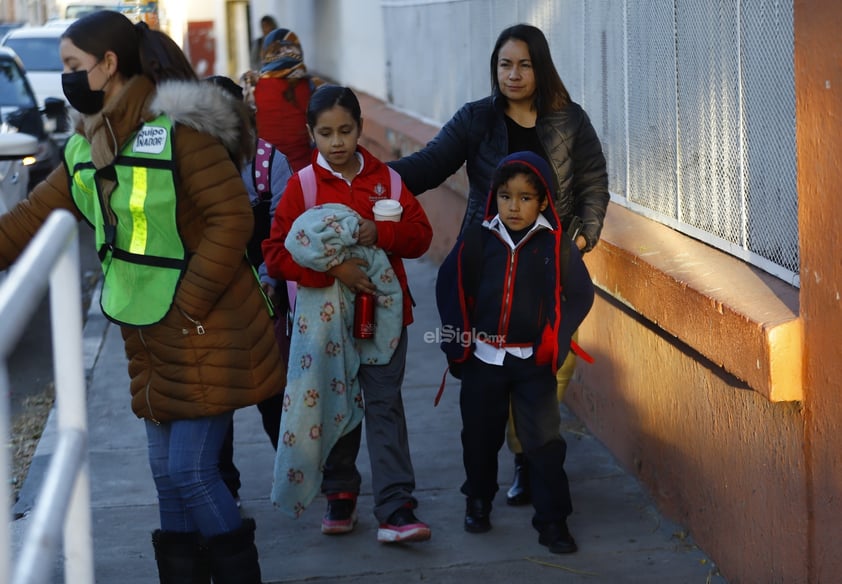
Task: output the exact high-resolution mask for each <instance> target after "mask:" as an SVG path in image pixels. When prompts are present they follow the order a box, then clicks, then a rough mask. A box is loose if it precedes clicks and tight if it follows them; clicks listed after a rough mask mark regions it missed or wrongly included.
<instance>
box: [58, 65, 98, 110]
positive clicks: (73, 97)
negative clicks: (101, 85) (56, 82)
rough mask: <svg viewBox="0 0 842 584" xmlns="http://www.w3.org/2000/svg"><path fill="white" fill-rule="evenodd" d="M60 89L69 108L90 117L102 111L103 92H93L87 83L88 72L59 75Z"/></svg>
mask: <svg viewBox="0 0 842 584" xmlns="http://www.w3.org/2000/svg"><path fill="white" fill-rule="evenodd" d="M61 89H62V91H64V97H66V98H67V101H68V102H69V103H70V105H71V106H73V107H74V108H76V109H77V110H79V112H80V113H83V114H85V115H88V116H89V115H92V114H95V113H97V112H98V111H100V110H101V109H102V104H103V103H104V101H105V92H104V91H103V90H101V89H98V90H96V91H94V90H93V89H91V86H90V84H89V83H88V72H87V71H85V70H82V71H74V72H73V73H62V74H61Z"/></svg>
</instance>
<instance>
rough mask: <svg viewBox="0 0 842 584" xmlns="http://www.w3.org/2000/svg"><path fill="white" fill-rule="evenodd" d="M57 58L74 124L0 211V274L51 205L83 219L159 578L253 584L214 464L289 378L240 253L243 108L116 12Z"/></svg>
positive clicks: (244, 530) (69, 40) (248, 557)
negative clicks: (40, 175)
mask: <svg viewBox="0 0 842 584" xmlns="http://www.w3.org/2000/svg"><path fill="white" fill-rule="evenodd" d="M60 50H61V58H62V62H63V64H64V74H63V75H62V84H63V87H64V93H65V96H66V97H67V99H68V101H69V102H70V104H71V105H72V106H73V107H74V108H75V109H76V110H78V111H79V112H80V113H81V114H82V116H81V117H80V120H79V123H78V126H77V133H76V134H75V135H74V136H73V137H72V138H71V139H70V140H69V141H68V144H67V147H66V149H65V154H64V163H63V164H62V166H61V167H59V168H56V169H55V170H54V171H53V172H52V173H51V174H50V175H49V176H48V177H47V179H46V180H45V181H44V182H42V183H41V184H39V185H38V186H37V187H36V188H35V189H34V190H33V191H32V193H31V194H30V196H29V198H28V199H27V200H25V201H23V202H21V203H20V204H18V205H17V206H16V207H15V208H14V209H12V210H11V211H10V212H9V213H7V214H5V215H3V216H0V269H3V268H6V267H7V266H8V265H9V264H11V263H12V262H13V261H14V260H15V259H16V258H17V256H18V255H19V254H20V252H21V251H22V250H23V248H24V247H25V246H26V244H27V243H28V242H29V240H30V239H31V238H32V237H33V236H34V235H35V232H36V231H37V230H38V228H39V227H40V226H41V225H42V224H43V223H44V221H46V219H47V217H48V216H49V214H50V213H51V212H52V211H53V210H55V209H66V210H69V211H70V212H71V213H73V214H74V215H75V216H76V217H77V218H78V219H79V220H83V219H84V220H85V221H86V222H87V223H89V224H90V225H92V226H93V228H94V230H95V234H96V237H95V240H96V245H97V251H98V253H99V257H100V259H101V261H102V270H103V279H102V294H101V307H102V310H103V312H104V313H105V314H106V316H107V317H108V318H109V319H111V320H112V321H113V322H115V323H117V324H119V325H120V326H121V330H122V334H123V339H124V341H125V349H126V355H127V356H128V359H129V376H130V377H131V387H130V392H131V404H132V409H133V411H134V412H135V414H136V415H137V416H138V417H140V418H142V419H143V420H144V421H145V424H146V430H147V437H148V451H149V461H150V465H151V469H152V475H153V477H154V480H155V485H156V488H157V490H158V502H159V509H160V521H161V528H160V529H158V530H156V531H155V532H154V533H153V537H152V539H153V544H154V548H155V557H156V560H157V564H158V571H159V574H160V579H161V581H162V582H168V581H176V580H177V581H184V582H205V583H207V582H209V581H210V578H211V577H212V578H213V581H214V582H216V583H226V582H238V583H246V584H250V583H256V582H260V567H259V564H258V558H257V549H256V547H255V545H254V529H255V525H254V521H253V520H251V519H242V518H241V517H240V512H239V509H238V508H237V505H236V503H235V501H234V498H233V497H232V495H231V493H230V492H229V491H228V489H227V488H226V487H225V485H224V483H223V481H222V479H221V477H220V475H219V470H218V466H217V461H218V460H219V449H220V446H221V444H222V440H223V437H224V436H225V432H226V430H227V429H228V426H229V424H230V421H231V419H232V415H233V411H234V410H235V409H237V408H240V407H244V406H249V405H252V404H256V403H258V402H260V401H263V400H265V399H267V398H269V397H271V396H272V395H273V394H275V393H277V392H278V391H280V390H281V389H282V388H283V385H284V377H285V371H284V365H283V364H282V362H281V359H280V356H279V352H278V347H277V344H276V342H275V337H274V333H273V324H272V319H271V315H270V312H269V309H268V308H267V304H266V303H265V300H264V298H263V296H262V295H261V292H260V289H259V285H258V283H257V280H256V278H255V277H254V273H253V271H252V269H251V266H250V265H249V263H248V261H247V259H246V256H245V249H246V244H247V242H248V240H249V238H250V236H251V232H252V225H253V215H252V210H251V205H250V203H249V198H248V195H247V193H246V190H245V186H244V184H243V181H242V180H241V178H240V173H239V170H238V168H237V166H236V164H235V162H232V160H233V161H243V160H247V159H249V158H250V157H251V155H252V154H253V152H252V150H251V149H252V148H253V145H254V138H253V136H251V135H247V134H248V133H247V132H244V130H243V128H247V127H248V125H246V124H243V123H242V121H243V118H242V117H241V116H245V115H247V113H246V110H244V109H238V108H240V106H239V105H238V104H236V103H235V102H234V100H230V99H228V98H227V96H225V95H224V93H222V90H221V89H220V88H217V87H215V86H213V85H211V84H209V83H200V82H199V81H198V80H197V79H196V76H195V74H194V73H193V71H192V69H191V67H190V65H189V63H188V61H187V59H186V58H185V56H184V54H183V53H182V52H181V50H180V49H179V48H178V46H177V45H176V44H175V43H174V42H173V41H172V39H170V38H169V37H167V36H166V35H165V34H163V33H161V32H159V31H154V30H150V29H149V28H148V27H147V26H146V25H145V24H142V23H141V24H132V22H131V21H129V19H128V18H126V17H125V16H124V15H122V14H119V13H117V12H111V11H100V12H96V13H93V14H90V15H88V16H86V17H83V18H81V19H79V20H77V21H76V22H74V23H73V24H72V25H71V26H70V27H69V28H68V29H67V30H66V32H65V33H64V34H63V35H62V40H61V45H60ZM244 134H245V135H244Z"/></svg>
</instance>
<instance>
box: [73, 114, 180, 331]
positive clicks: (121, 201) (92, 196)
mask: <svg viewBox="0 0 842 584" xmlns="http://www.w3.org/2000/svg"><path fill="white" fill-rule="evenodd" d="M172 134H173V127H172V122H171V121H170V120H169V118H167V117H166V116H160V117H158V118H156V119H154V120H152V121H151V122H147V123H145V124H144V125H143V126H142V127H141V128H140V129H139V130H138V131H137V132H136V133H135V134H134V136H132V138H131V139H130V140H129V141H128V142H127V143H126V145H125V146H124V147H123V150H122V151H121V152H120V154H119V155H118V156H117V157H116V158H115V160H114V163H113V164H112V165H111V166H107V167H104V168H100V169H99V170H97V169H95V168H94V165H93V162H92V161H91V145H90V144H89V143H88V141H87V140H86V139H85V138H83V137H82V136H80V135H79V134H75V135H74V136H73V137H71V138H70V140H68V142H67V146H66V147H65V150H64V158H65V162H66V163H67V168H68V169H69V172H70V181H71V183H70V184H71V187H70V190H71V193H72V195H73V200H74V202H75V203H76V206H77V207H78V208H79V210H80V211H81V212H82V214H83V215H84V216H85V218H87V220H88V222H90V223H91V225H93V227H94V229H95V231H96V245H97V250H98V254H99V259H100V261H101V262H102V272H103V274H104V279H103V285H102V295H101V298H100V305H101V307H102V311H103V313H104V314H105V315H106V316H107V317H108V318H109V319H110V320H112V321H114V322H116V323H118V324H122V325H130V326H148V325H151V324H155V323H157V322H159V321H160V320H161V319H163V318H164V316H165V315H166V314H167V312H168V311H169V309H170V307H171V306H172V303H173V299H174V297H175V292H176V289H177V288H178V284H179V281H180V280H181V276H182V274H183V273H184V270H185V269H186V268H187V254H186V251H185V247H184V243H183V241H182V240H181V236H180V235H179V233H178V226H177V224H176V219H175V213H176V191H175V178H174V171H175V164H174V162H173V149H172V138H173V135H172ZM115 178H116V180H117V183H118V184H117V187H116V188H115V189H114V191H113V192H112V193H111V196H110V197H108V198H107V200H106V197H105V195H104V194H103V193H102V190H101V188H100V181H101V180H102V179H108V180H114V179H115Z"/></svg>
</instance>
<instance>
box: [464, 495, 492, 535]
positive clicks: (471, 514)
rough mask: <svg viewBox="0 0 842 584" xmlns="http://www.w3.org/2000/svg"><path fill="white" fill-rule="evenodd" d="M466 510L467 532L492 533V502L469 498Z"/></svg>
mask: <svg viewBox="0 0 842 584" xmlns="http://www.w3.org/2000/svg"><path fill="white" fill-rule="evenodd" d="M467 503H468V504H467V506H466V509H465V531H467V532H468V533H485V532H486V531H491V501H488V500H486V499H479V498H476V497H468V502H467Z"/></svg>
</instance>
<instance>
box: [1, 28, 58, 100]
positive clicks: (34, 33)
mask: <svg viewBox="0 0 842 584" xmlns="http://www.w3.org/2000/svg"><path fill="white" fill-rule="evenodd" d="M65 22H66V23H67V24H65V25H64V26H52V25H51V26H24V27H21V28H16V29H14V30H12V31H10V32H9V34H7V35H6V36H5V37H4V38H3V40H2V46H4V47H8V48H10V49H12V50H13V51H14V52H15V53H17V55H18V57H20V60H21V61H23V66H24V68H25V69H26V75H27V78H28V79H29V83H30V84H31V85H32V89H33V90H34V91H35V95H36V97H37V98H38V105H39V106H40V107H44V104H45V103H46V100H47V98H48V97H55V98H58V99H62V100H64V91H63V90H62V88H61V72H62V69H63V66H62V64H61V56H60V55H59V42H60V41H61V35H62V34H63V33H64V31H65V30H66V29H67V26H68V25H69V21H65Z"/></svg>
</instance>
